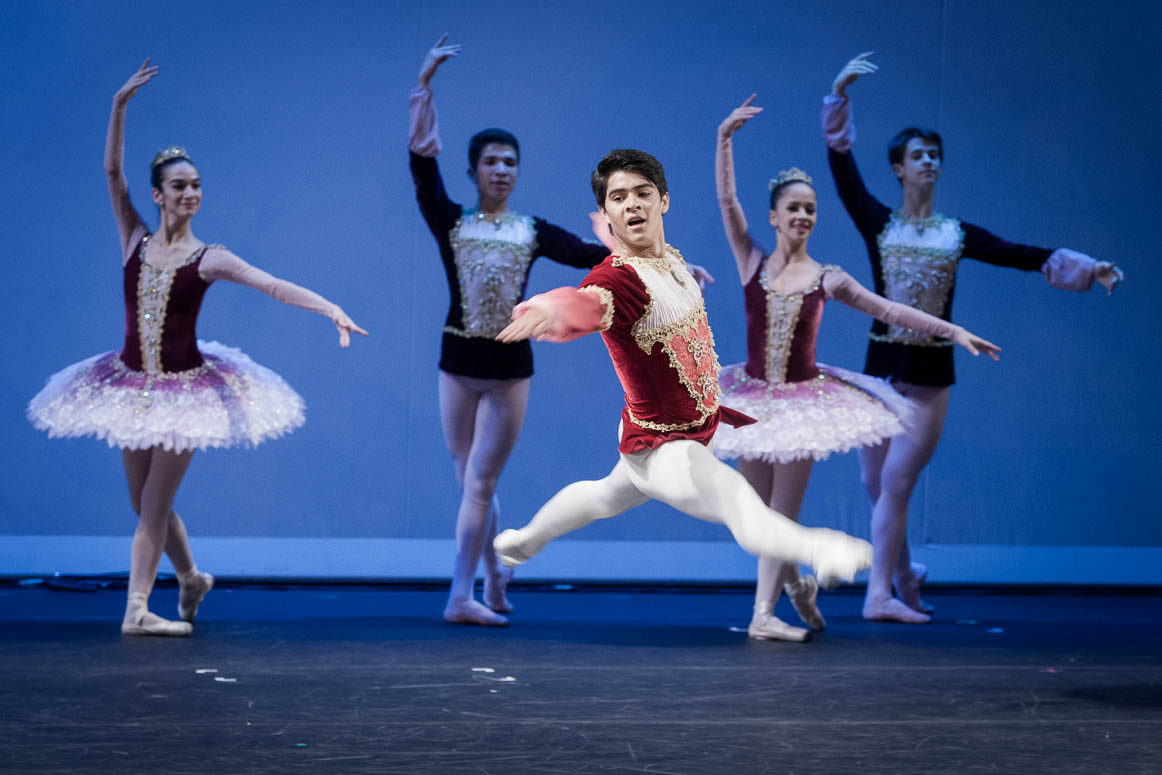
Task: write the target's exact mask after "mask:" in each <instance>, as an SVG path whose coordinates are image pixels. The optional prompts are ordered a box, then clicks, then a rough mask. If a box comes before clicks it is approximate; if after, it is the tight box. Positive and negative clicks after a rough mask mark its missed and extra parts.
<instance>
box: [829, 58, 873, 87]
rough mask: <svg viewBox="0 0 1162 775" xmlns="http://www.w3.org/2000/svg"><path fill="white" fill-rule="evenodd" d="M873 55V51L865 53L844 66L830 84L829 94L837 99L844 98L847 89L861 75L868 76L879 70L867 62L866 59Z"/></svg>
mask: <svg viewBox="0 0 1162 775" xmlns="http://www.w3.org/2000/svg"><path fill="white" fill-rule="evenodd" d="M874 53H875V52H874V51H865V52H863V53H862V54H860V55H859V56H857V57H856V58H855V59H852V60H851V61H850V62H848V63H847V64H846V65H844V66H843V69H842V70H840V71H839V75H837V76H835V81H834V82H833V83H832V84H831V93H832V94H834V95H835V96H837V97H846V96H847V95H846V94H845V92H846V90H847V87H848V86H851V85H852V84H853V83H855V82H856V81H857V80H858V79H859V77H860V76H861V75H869V74H871V73H874V72H875V71H876V70H879V69H880V68H879V65H877V64H875V63H874V62H871V61H869V60H868V57H870V56H871V55H872V54H874Z"/></svg>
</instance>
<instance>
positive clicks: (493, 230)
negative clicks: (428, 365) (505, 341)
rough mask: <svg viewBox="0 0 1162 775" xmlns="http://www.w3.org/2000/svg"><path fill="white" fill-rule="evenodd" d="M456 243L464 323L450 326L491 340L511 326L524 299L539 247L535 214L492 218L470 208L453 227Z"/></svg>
mask: <svg viewBox="0 0 1162 775" xmlns="http://www.w3.org/2000/svg"><path fill="white" fill-rule="evenodd" d="M451 243H452V251H453V253H454V255H455V261H456V273H457V277H458V280H459V283H460V306H461V310H462V313H463V314H462V324H463V328H461V329H456V328H452V327H448V328H446V329H445V330H446V331H449V332H450V333H453V334H458V335H460V336H467V337H486V338H489V339H491V338H493V337H495V336H496V335H497V334H499V333H500V332H501V331H502V330H503V329H504V327H505V326H507V325H508V323H509V318H510V316H511V315H512V308H513V307H514V306H516V304H517V302H519V301H520V295H521V291H522V290H523V289H524V284H525V279H526V278H527V277H528V271H529V264H531V263H532V260H533V251H534V250H535V249H536V231H535V229H534V226H533V219H532V218H530V217H529V216H527V215H517V214H515V213H506V214H505V215H501V216H497V217H488V218H479V217H477V215H476V214H474V213H465V214H464V215H463V216H462V217H461V218H460V220H459V221H457V222H456V225H455V226H454V227H453V228H452V234H451Z"/></svg>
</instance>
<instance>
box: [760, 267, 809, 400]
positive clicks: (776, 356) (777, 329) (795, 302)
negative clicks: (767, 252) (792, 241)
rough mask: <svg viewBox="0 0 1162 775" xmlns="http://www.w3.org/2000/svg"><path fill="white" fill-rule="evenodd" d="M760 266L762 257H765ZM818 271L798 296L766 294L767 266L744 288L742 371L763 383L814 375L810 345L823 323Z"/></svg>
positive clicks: (796, 380)
mask: <svg viewBox="0 0 1162 775" xmlns="http://www.w3.org/2000/svg"><path fill="white" fill-rule="evenodd" d="M764 262H765V259H764ZM824 271H826V268H824V270H823V271H821V272H820V273H819V277H818V278H816V280H815V284H814V285H813V286H812V287H811V288H808V289H807V290H806V291H805V292H803V293H796V294H791V295H788V296H784V295H782V294H780V293H778V292H776V291H769V290H767V288H765V287H764V285H765V284H766V266H765V263H764V266H763V267H762V268H761V269H760V270H759V271H757V272H755V273H754V276H753V277H751V279H750V282H748V283H747V284H746V287H745V288H744V289H743V297H744V299H745V305H746V354H747V359H746V373H747V375H748V376H750V377H753V378H755V379H761V380H766V381H768V382H774V383H781V382H804V381H806V380H809V379H814V378H815V377H817V376H819V373H820V372H819V369H818V368H816V366H815V341H816V339H817V338H818V336H819V324H820V323H821V322H822V320H823V304H824V302H825V301H826V300H827V294H826V292H825V291H824V290H823V285H822V278H823V272H824Z"/></svg>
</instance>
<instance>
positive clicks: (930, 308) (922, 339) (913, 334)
mask: <svg viewBox="0 0 1162 775" xmlns="http://www.w3.org/2000/svg"><path fill="white" fill-rule="evenodd" d="M878 242H879V249H880V259H881V263H880V266H881V270H882V272H883V279H884V295H885V296H887V297H888V298H889V299H891V300H892V301H898V302H900V303H901V304H907V305H908V306H909V307H914V308H915V309H918V310H922V311H924V312H927V313H928V314H929V315H935V316H937V317H940V316H941V315H943V313H944V309H945V307H946V306H947V304H948V298H949V296H950V295H951V293H952V288H953V286H954V285H955V284H956V265H957V262H958V261H959V260H960V255H961V252H962V251H963V250H964V230H963V229H962V228H961V226H960V221H958V220H956V219H954V218H945V217H944V216H942V215H934V216H932V217H931V218H924V219H912V218H902V217H900V216H898V215H896V214H895V213H892V217H891V219H890V220H889V221H888V223H887V225H886V226H885V227H884V230H883V231H882V232H880V236H879V239H878ZM875 338H878V339H882V340H884V341H890V342H899V343H902V344H911V345H927V346H935V345H946V344H948V343H947V342H944V341H937V340H936V339H935V337H933V336H931V335H930V334H923V333H920V332H918V331H913V330H912V329H908V328H900V327H898V326H890V327H889V329H888V333H887V335H886V336H882V337H875Z"/></svg>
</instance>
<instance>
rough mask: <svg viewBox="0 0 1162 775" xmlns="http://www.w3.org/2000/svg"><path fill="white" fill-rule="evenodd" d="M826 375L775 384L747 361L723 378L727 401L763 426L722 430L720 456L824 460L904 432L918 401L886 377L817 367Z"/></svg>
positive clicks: (727, 370)
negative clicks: (751, 372) (758, 375)
mask: <svg viewBox="0 0 1162 775" xmlns="http://www.w3.org/2000/svg"><path fill="white" fill-rule="evenodd" d="M816 365H817V366H818V368H819V370H820V371H822V372H823V373H822V374H820V375H819V376H818V377H816V378H815V379H812V380H807V381H805V382H787V383H782V384H772V383H768V382H766V381H765V380H761V379H755V378H754V377H751V376H750V375H748V374H747V373H746V364H745V363H739V364H735V365H733V366H727V367H726V368H724V369H723V370H722V371H721V373H720V374H719V383H720V384H721V386H722V404H723V405H724V406H729V407H730V408H731V409H737V410H738V411H740V412H743V413H745V414H748V415H750V416H751V417H753V418H755V419H756V420H757V421H758V422H756V423H755V424H754V425H747V426H744V427H742V428H732V427H730V426H728V425H719V426H718V431H717V432H716V433H715V435H714V454H715V455H717V456H718V457H720V458H723V459H725V460H733V459H735V458H748V459H759V460H764V461H766V462H768V463H789V462H790V461H792V460H800V459H804V458H813V459H815V460H823V459H825V458H826V457H827V456H828V455H830V454H831V453H832V452H847V451H848V450H851V449H855V448H857V447H870V446H874V445H876V444H879V443H881V442H882V441H884V440H885V439H888V438H890V437H892V436H895V435H897V434H899V433H903V431H904V426H905V425H906V424H907V423H908V421H909V420H910V419H911V415H912V404H911V402H910V401H908V399H906V398H904V397H903V396H902V395H900V394H899V393H897V392H896V391H895V390H894V389H893V388H892V386H891V385H890V384H888V382H887V381H886V380H882V379H877V378H876V377H869V376H867V375H866V374H857V373H855V372H851V371H847V370H846V369H838V368H836V367H834V366H826V365H824V364H822V363H819V364H816Z"/></svg>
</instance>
